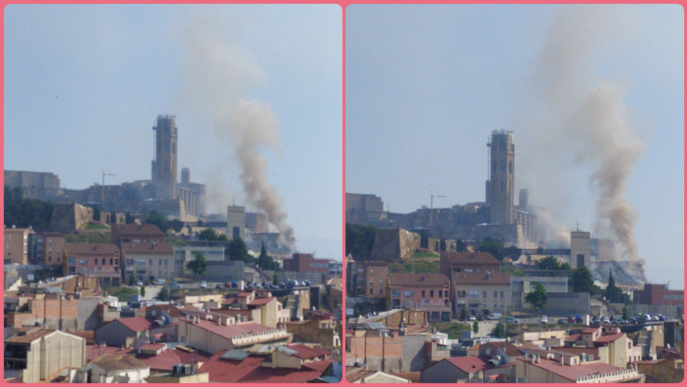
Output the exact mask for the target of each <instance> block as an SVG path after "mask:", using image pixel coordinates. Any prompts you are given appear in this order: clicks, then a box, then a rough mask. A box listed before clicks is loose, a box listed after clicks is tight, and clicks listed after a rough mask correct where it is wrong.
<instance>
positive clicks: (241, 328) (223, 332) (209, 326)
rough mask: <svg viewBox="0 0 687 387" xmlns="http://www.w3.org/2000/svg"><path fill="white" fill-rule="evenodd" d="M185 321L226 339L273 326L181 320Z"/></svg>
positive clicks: (264, 330) (265, 329)
mask: <svg viewBox="0 0 687 387" xmlns="http://www.w3.org/2000/svg"><path fill="white" fill-rule="evenodd" d="M181 321H185V322H187V323H190V324H194V325H195V326H197V327H200V328H202V329H204V330H206V331H208V332H211V333H214V334H216V335H218V336H221V337H224V338H226V339H232V338H234V337H236V336H239V335H242V334H244V333H261V332H268V331H271V330H274V328H270V327H266V326H264V325H260V324H256V323H252V322H249V323H242V324H236V325H231V326H226V325H218V324H217V323H216V322H214V321H209V320H204V319H202V318H201V319H200V320H199V321H198V323H193V322H192V321H189V320H188V319H185V320H181Z"/></svg>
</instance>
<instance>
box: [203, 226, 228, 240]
mask: <svg viewBox="0 0 687 387" xmlns="http://www.w3.org/2000/svg"><path fill="white" fill-rule="evenodd" d="M198 240H199V241H211V242H218V241H222V242H224V241H228V240H229V239H227V236H226V235H224V234H220V233H218V232H217V231H215V229H212V228H206V229H204V230H203V231H201V232H199V233H198Z"/></svg>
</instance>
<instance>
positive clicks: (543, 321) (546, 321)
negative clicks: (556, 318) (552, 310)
mask: <svg viewBox="0 0 687 387" xmlns="http://www.w3.org/2000/svg"><path fill="white" fill-rule="evenodd" d="M541 323H542V324H548V323H549V318H548V317H546V316H541Z"/></svg>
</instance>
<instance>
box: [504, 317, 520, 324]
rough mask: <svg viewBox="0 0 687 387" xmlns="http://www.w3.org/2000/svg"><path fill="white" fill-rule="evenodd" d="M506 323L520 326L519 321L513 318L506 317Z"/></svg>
mask: <svg viewBox="0 0 687 387" xmlns="http://www.w3.org/2000/svg"><path fill="white" fill-rule="evenodd" d="M506 322H507V323H509V324H520V320H518V319H517V318H515V317H513V316H508V317H506Z"/></svg>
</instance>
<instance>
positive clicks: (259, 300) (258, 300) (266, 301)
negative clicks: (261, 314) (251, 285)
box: [248, 297, 277, 306]
mask: <svg viewBox="0 0 687 387" xmlns="http://www.w3.org/2000/svg"><path fill="white" fill-rule="evenodd" d="M275 299H277V297H267V298H256V299H254V300H253V301H251V302H249V303H248V305H251V306H258V305H267V304H269V303H270V302H272V300H275Z"/></svg>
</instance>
